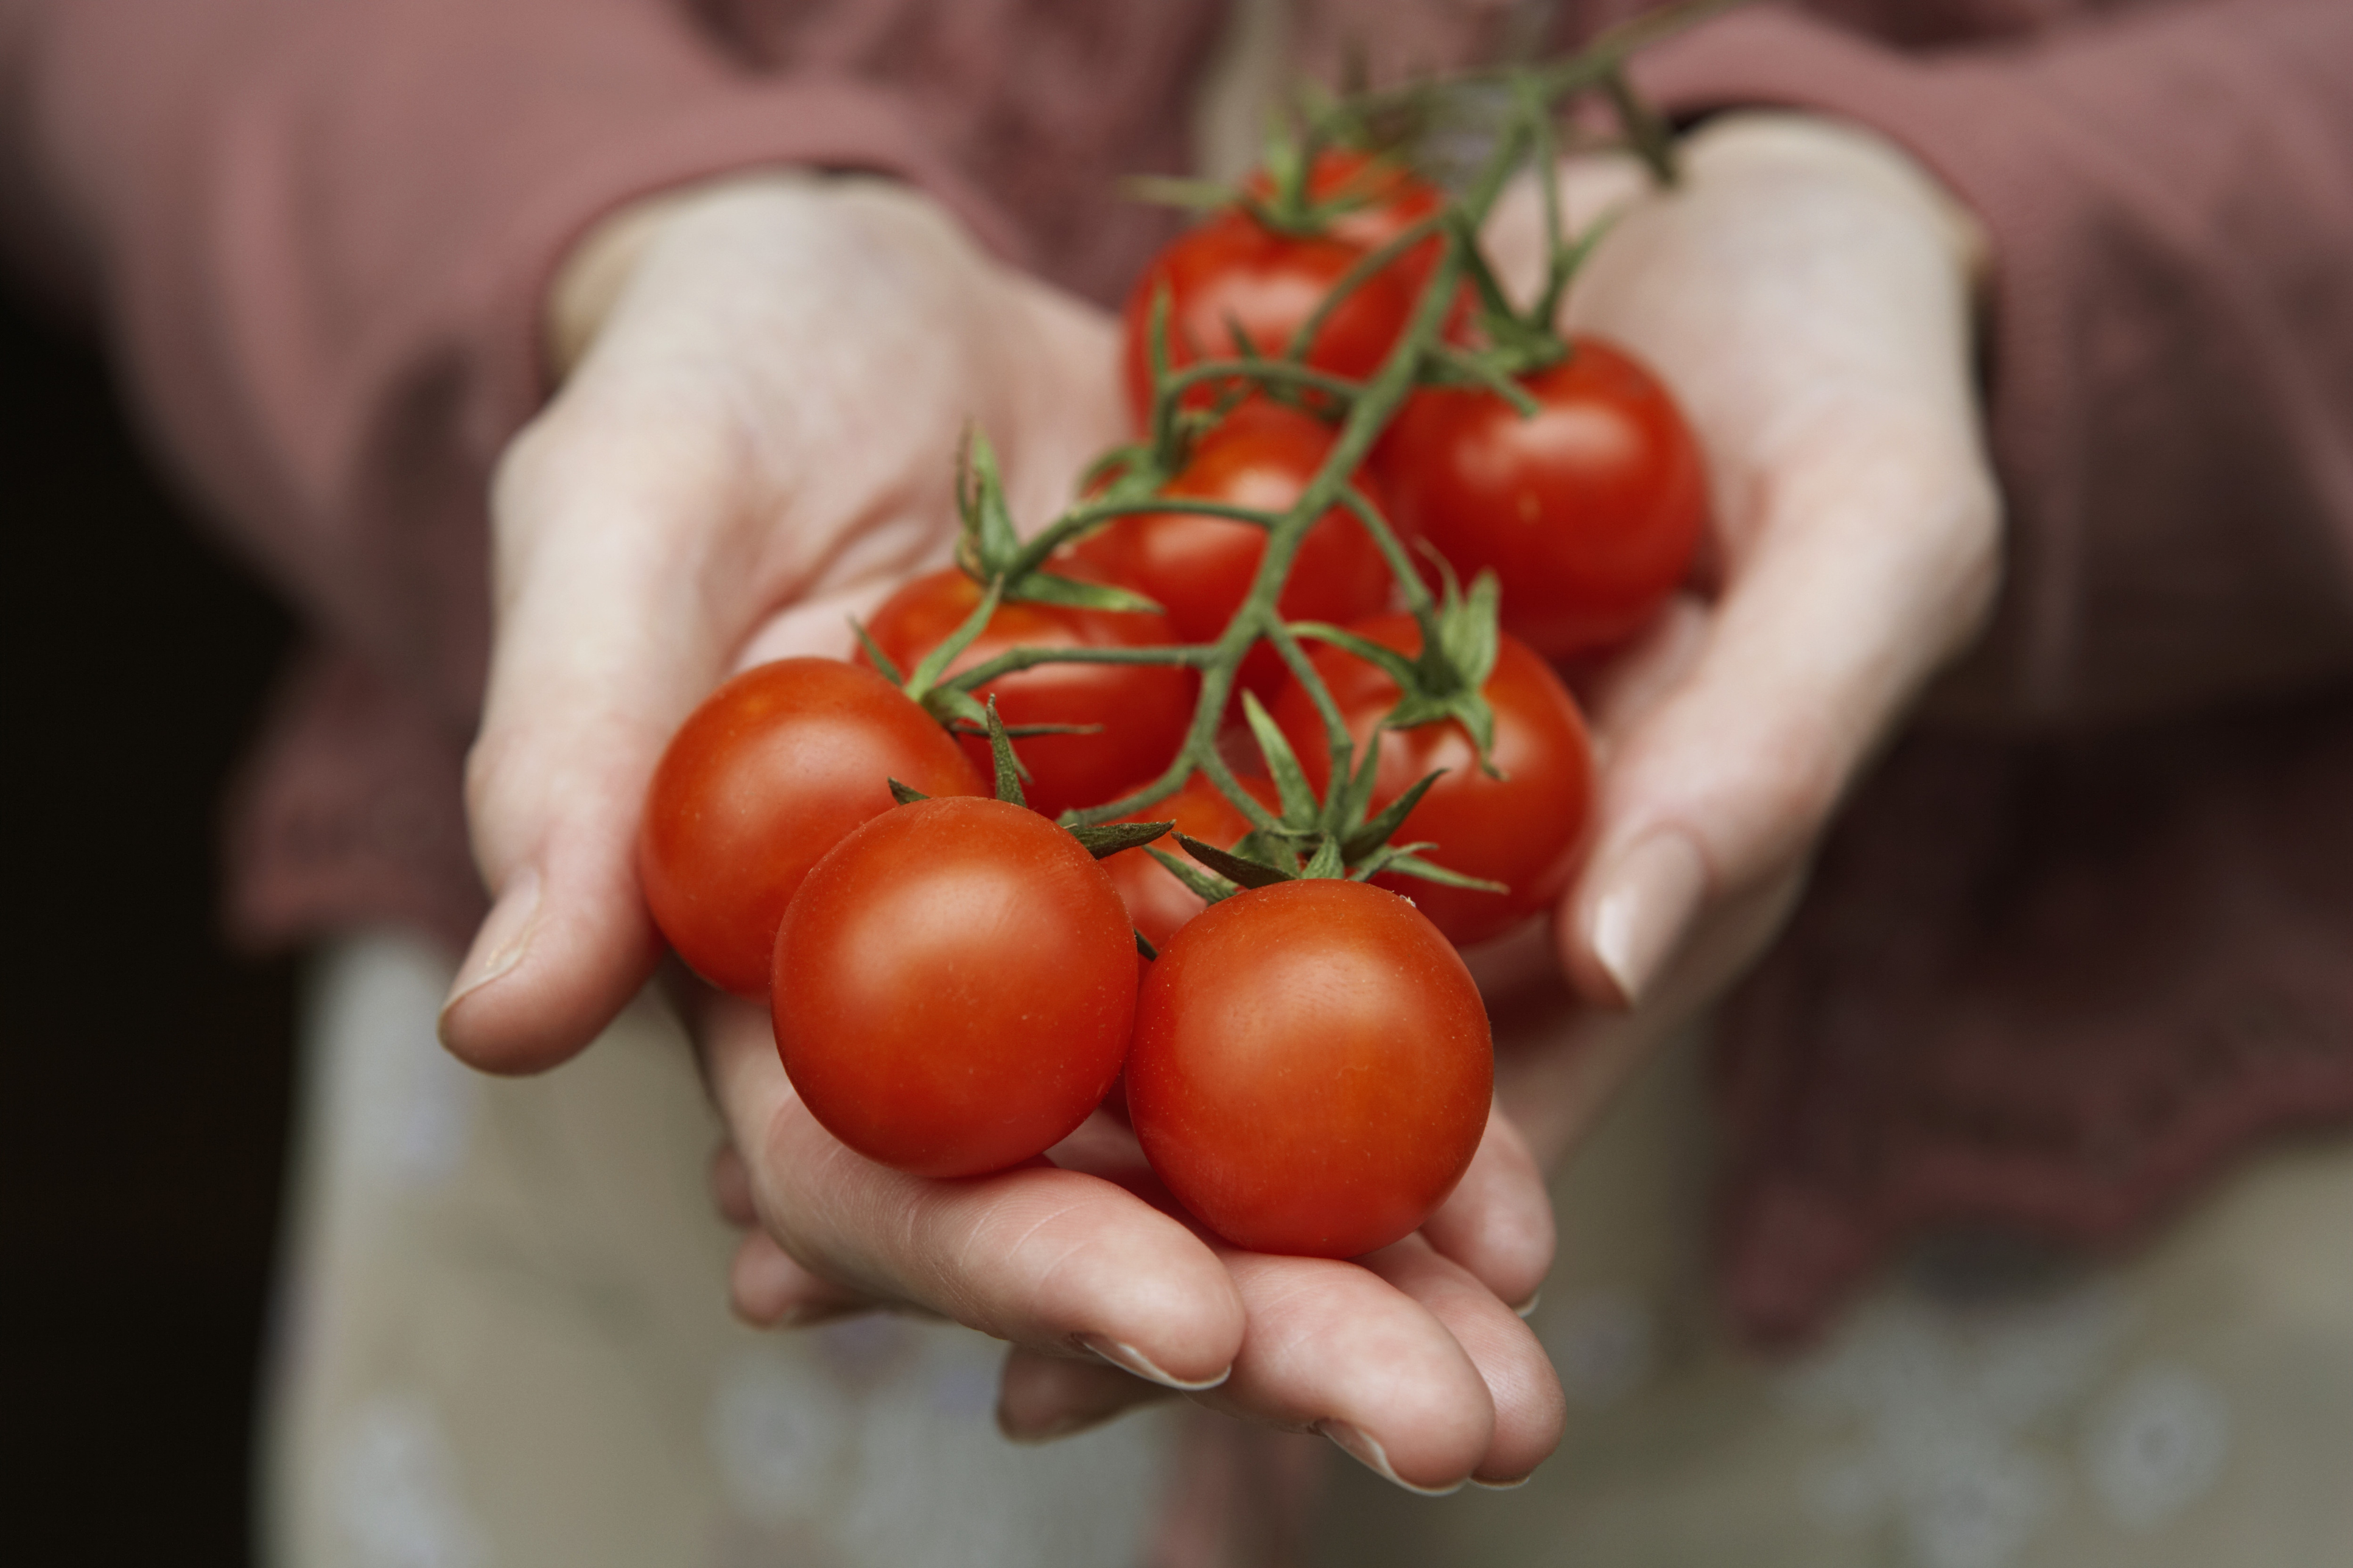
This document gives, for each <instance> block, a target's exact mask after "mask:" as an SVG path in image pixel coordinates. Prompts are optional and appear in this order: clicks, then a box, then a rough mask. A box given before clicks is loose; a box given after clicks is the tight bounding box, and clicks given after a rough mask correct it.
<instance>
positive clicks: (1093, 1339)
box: [1079, 1334, 1234, 1394]
mask: <svg viewBox="0 0 2353 1568" xmlns="http://www.w3.org/2000/svg"><path fill="white" fill-rule="evenodd" d="M1079 1343H1080V1345H1081V1346H1082V1347H1083V1348H1084V1349H1086V1350H1089V1351H1092V1352H1094V1353H1095V1354H1096V1355H1099V1356H1101V1357H1103V1360H1105V1361H1107V1362H1109V1363H1111V1364H1112V1365H1113V1366H1115V1367H1117V1368H1119V1369H1120V1370H1121V1371H1122V1372H1132V1373H1135V1375H1136V1376H1138V1377H1141V1378H1146V1379H1149V1380H1150V1381H1152V1382H1154V1383H1156V1384H1160V1385H1161V1386H1162V1387H1163V1388H1176V1389H1182V1390H1184V1391H1185V1392H1186V1393H1187V1394H1198V1393H1200V1392H1201V1390H1203V1389H1205V1388H1215V1387H1217V1386H1218V1384H1221V1383H1223V1382H1225V1381H1226V1379H1228V1378H1229V1377H1231V1376H1232V1375H1233V1374H1234V1369H1233V1368H1232V1367H1230V1366H1229V1367H1227V1368H1225V1369H1224V1370H1223V1371H1221V1372H1219V1373H1218V1375H1217V1376H1215V1377H1212V1378H1207V1379H1204V1380H1203V1381H1201V1382H1199V1383H1187V1382H1186V1381H1185V1380H1184V1379H1183V1378H1181V1377H1173V1376H1171V1375H1170V1374H1169V1373H1165V1372H1163V1371H1161V1370H1160V1369H1159V1368H1158V1367H1157V1366H1155V1365H1154V1364H1153V1363H1152V1358H1151V1357H1149V1356H1147V1355H1145V1353H1144V1352H1142V1351H1139V1350H1137V1349H1136V1348H1135V1347H1134V1345H1125V1344H1122V1343H1120V1342H1118V1341H1117V1340H1111V1339H1105V1338H1104V1337H1103V1335H1101V1334H1081V1335H1080V1336H1079Z"/></svg>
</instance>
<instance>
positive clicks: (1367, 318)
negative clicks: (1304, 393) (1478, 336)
mask: <svg viewBox="0 0 2353 1568" xmlns="http://www.w3.org/2000/svg"><path fill="white" fill-rule="evenodd" d="M1364 254H1365V252H1364V249H1363V247H1360V246H1356V245H1354V244H1351V243H1350V242H1348V241H1346V240H1344V239H1336V238H1332V237H1324V236H1314V235H1287V234H1281V233H1278V232H1276V231H1275V230H1273V229H1271V228H1268V227H1267V226H1265V225H1263V224H1261V223H1260V222H1259V221H1258V219H1256V218H1254V217H1252V216H1250V215H1249V214H1248V213H1244V212H1240V211H1232V210H1229V211H1226V212H1221V213H1219V214H1218V215H1217V216H1214V217H1212V218H1210V219H1209V220H1208V222H1207V223H1204V224H1202V225H1201V226H1198V227H1197V228H1193V229H1188V230H1187V231H1186V232H1185V233H1184V234H1182V235H1179V236H1178V237H1176V239H1175V240H1174V241H1172V242H1171V243H1170V244H1169V246H1168V247H1167V248H1166V249H1165V250H1163V251H1162V252H1161V253H1160V254H1159V255H1158V256H1157V257H1155V258H1154V259H1153V262H1152V265H1151V266H1150V267H1148V268H1145V273H1144V276H1143V277H1142V278H1141V279H1138V280H1137V282H1136V285H1135V290H1134V293H1132V294H1130V295H1129V296H1128V298H1127V309H1126V311H1125V313H1124V329H1125V335H1126V360H1125V367H1126V374H1127V403H1128V407H1129V409H1130V410H1131V411H1132V412H1134V415H1135V418H1136V421H1137V423H1138V424H1142V423H1143V422H1144V421H1145V420H1146V419H1148V418H1149V417H1150V416H1151V413H1152V301H1153V300H1154V298H1155V296H1156V295H1158V294H1159V292H1160V291H1161V290H1162V289H1166V290H1167V293H1168V329H1167V331H1168V339H1167V341H1168V366H1169V368H1170V369H1171V370H1182V369H1183V368H1185V367H1186V366H1187V365H1188V364H1191V363H1195V362H1196V361H1198V360H1201V359H1231V358H1237V357H1240V354H1241V353H1242V349H1243V345H1242V344H1241V343H1240V342H1237V341H1236V340H1235V337H1234V330H1235V329H1236V328H1237V327H1239V328H1240V330H1241V332H1242V333H1243V335H1244V336H1245V337H1246V338H1247V339H1248V340H1249V346H1250V349H1251V350H1252V352H1254V353H1258V354H1259V355H1261V356H1262V357H1264V358H1268V359H1279V358H1281V357H1282V355H1283V353H1285V352H1286V351H1287V350H1288V349H1289V347H1290V345H1291V340H1292V337H1293V334H1294V333H1296V332H1297V331H1299V329H1300V328H1301V327H1303V326H1304V325H1306V323H1307V320H1308V318H1309V317H1311V316H1313V315H1314V313H1315V310H1316V308H1317V307H1318V306H1320V305H1322V304H1323V302H1324V296H1325V295H1326V294H1328V293H1330V292H1331V290H1332V286H1333V285H1334V284H1335V283H1337V282H1339V280H1340V279H1342V278H1343V277H1344V276H1345V275H1346V273H1347V271H1348V269H1349V268H1352V267H1354V266H1356V262H1357V260H1358V259H1359V258H1361V257H1362V256H1363V255H1364ZM1413 300H1414V297H1413V290H1412V289H1411V288H1410V287H1409V283H1408V280H1407V279H1405V278H1404V277H1403V276H1402V275H1400V274H1399V273H1398V271H1396V270H1395V269H1393V268H1384V269H1383V270H1381V271H1380V272H1378V273H1377V274H1375V275H1374V276H1373V277H1371V278H1367V279H1365V280H1364V281H1363V282H1362V283H1361V284H1359V285H1358V286H1357V287H1356V289H1353V290H1352V291H1351V292H1350V293H1349V295H1348V297H1347V298H1346V299H1345V300H1341V301H1340V302H1339V303H1338V304H1337V305H1335V306H1334V307H1333V308H1332V310H1331V312H1330V314H1329V315H1327V316H1326V317H1325V318H1324V321H1323V324H1322V325H1321V326H1320V327H1318V328H1317V329H1316V332H1315V336H1314V339H1313V340H1312V341H1311V342H1309V344H1308V345H1307V353H1305V355H1304V356H1303V360H1304V363H1306V364H1307V365H1308V366H1309V367H1310V368H1311V369H1314V370H1320V371H1325V372H1328V373H1330V374H1334V375H1337V376H1344V377H1345V378H1347V379H1349V380H1352V381H1356V380H1362V379H1363V378H1364V377H1366V376H1367V375H1370V374H1372V373H1373V372H1374V371H1375V370H1376V369H1377V368H1378V367H1379V365H1380V363H1381V361H1382V359H1383V358H1385V357H1386V356H1387V355H1388V352H1389V350H1390V348H1391V347H1392V346H1394V345H1395V343H1396V342H1397V339H1398V331H1400V330H1401V329H1402V328H1403V327H1404V325H1405V321H1406V318H1407V317H1408V316H1409V315H1410V314H1411V313H1412V310H1413ZM1218 393H1219V389H1218V388H1216V387H1210V386H1197V387H1195V388H1193V389H1192V391H1191V392H1189V393H1187V395H1186V397H1185V399H1184V402H1185V405H1186V406H1187V407H1206V406H1207V405H1209V404H1211V403H1213V402H1215V401H1216V399H1217V396H1218Z"/></svg>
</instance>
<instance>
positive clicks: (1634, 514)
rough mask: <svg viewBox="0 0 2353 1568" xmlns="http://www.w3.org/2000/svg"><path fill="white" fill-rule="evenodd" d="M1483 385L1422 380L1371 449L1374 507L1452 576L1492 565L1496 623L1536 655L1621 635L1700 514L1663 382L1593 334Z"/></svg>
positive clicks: (1693, 541)
mask: <svg viewBox="0 0 2353 1568" xmlns="http://www.w3.org/2000/svg"><path fill="white" fill-rule="evenodd" d="M1570 347H1571V352H1570V353H1569V355H1568V357H1567V358H1566V359H1564V360H1562V361H1560V362H1559V363H1556V364H1554V365H1552V366H1549V367H1548V368H1546V369H1545V370H1542V371H1539V372H1537V373H1535V374H1533V375H1530V376H1527V377H1524V378H1523V379H1522V382H1521V384H1522V385H1523V386H1525V388H1526V389H1527V391H1528V393H1529V395H1531V396H1533V397H1534V398H1535V400H1536V402H1537V404H1538V405H1540V410H1541V411H1540V412H1539V413H1538V414H1536V415H1535V416H1534V417H1533V418H1522V417H1521V416H1520V415H1519V414H1517V413H1516V412H1515V411H1514V409H1513V408H1512V406H1511V405H1509V404H1508V403H1506V402H1504V400H1503V399H1502V398H1500V397H1497V396H1496V395H1494V394H1493V393H1492V392H1487V391H1484V390H1481V389H1474V388H1461V387H1425V388H1423V389H1422V390H1420V391H1419V392H1417V393H1415V394H1414V395H1413V396H1412V397H1410V398H1409V399H1408V400H1407V403H1406V405H1405V407H1404V408H1403V409H1402V410H1400V411H1399V413H1398V417H1397V420H1396V422H1395V423H1393V424H1392V425H1391V426H1389V428H1388V434H1387V435H1385V436H1384V437H1382V440H1381V443H1380V445H1379V446H1378V447H1376V448H1375V450H1374V453H1373V460H1372V468H1373V469H1374V471H1375V472H1376V473H1377V474H1378V475H1379V476H1380V479H1381V484H1382V489H1383V493H1384V494H1385V495H1386V496H1387V497H1388V502H1389V513H1390V516H1391V517H1393V518H1394V519H1395V520H1396V521H1397V522H1398V526H1399V527H1401V528H1402V529H1404V530H1406V531H1409V532H1413V533H1419V535H1420V536H1421V537H1422V538H1423V539H1425V540H1427V541H1428V542H1430V544H1431V545H1432V546H1434V547H1435V548H1436V549H1437V550H1438V551H1439V552H1440V554H1442V555H1444V556H1445V557H1446V559H1447V561H1448V562H1449V563H1451V564H1452V566H1453V567H1454V570H1455V571H1456V572H1457V573H1459V574H1461V575H1462V576H1463V577H1464V578H1465V579H1468V578H1470V577H1472V575H1474V574H1477V573H1479V572H1481V571H1482V570H1486V569H1490V568H1492V569H1493V571H1494V573H1495V574H1496V575H1497V576H1498V577H1499V578H1500V579H1502V582H1503V587H1504V610H1503V622H1504V629H1505V630H1506V631H1509V632H1511V633H1512V634H1513V635H1514V636H1516V637H1519V638H1520V639H1521V640H1522V641H1524V642H1525V643H1527V644H1528V646H1529V647H1533V648H1535V650H1536V651H1537V652H1538V653H1540V654H1543V655H1544V656H1545V657H1546V658H1569V657H1571V656H1573V655H1577V654H1582V653H1588V652H1592V651H1594V650H1596V649H1599V648H1603V647H1609V646H1610V645H1611V644H1614V643H1618V642H1621V641H1623V640H1624V639H1625V638H1627V637H1630V636H1631V635H1633V634H1634V633H1635V632H1636V631H1638V630H1640V629H1641V626H1642V625H1643V623H1645V622H1646V621H1648V620H1649V619H1650V618H1651V615H1652V614H1653V613H1654V612H1655V611H1656V610H1657V609H1658V607H1659V606H1660V605H1661V604H1662V603H1663V602H1664V601H1665V599H1666V597H1667V595H1670V594H1672V592H1673V591H1674V590H1675V588H1676V586H1677V585H1678V584H1681V583H1682V582H1683V576H1684V574H1685V573H1686V572H1687V571H1688V570H1689V569H1690V565H1691V559H1692V553H1693V552H1694V550H1695V549H1696V548H1697V546H1698V544H1699V539H1700V534H1701V532H1702V531H1703V530H1704V528H1705V526H1706V523H1707V474H1706V469H1705V467H1704V463H1703V460H1702V458H1701V455H1700V449H1699V443H1698V441H1697V439H1696V438H1695V437H1694V436H1693V435H1692V432H1691V427H1690V426H1689V425H1688V424H1686V423H1685V422H1684V419H1683V414H1682V412H1681V410H1680V409H1678V408H1677V406H1676V405H1675V402H1674V399H1673V397H1672V395H1670V394H1669V393H1668V391H1667V389H1666V387H1665V386H1664V385H1663V384H1662V383H1661V382H1660V381H1659V379H1658V378H1657V377H1656V376H1654V375H1652V374H1651V373H1650V372H1649V371H1648V370H1647V369H1645V368H1644V367H1643V366H1642V365H1641V363H1640V362H1638V361H1637V360H1635V359H1634V358H1633V357H1632V356H1630V354H1628V353H1625V352H1624V351H1623V350H1621V349H1619V348H1617V347H1615V346H1613V345H1611V344H1610V343H1608V342H1604V341H1602V340H1600V339H1598V338H1583V337H1580V338H1576V339H1573V340H1571V344H1570Z"/></svg>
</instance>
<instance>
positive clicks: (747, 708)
mask: <svg viewBox="0 0 2353 1568" xmlns="http://www.w3.org/2000/svg"><path fill="white" fill-rule="evenodd" d="M893 778H896V779H898V780H899V781H901V782H902V783H903V784H910V785H912V786H913V787H914V788H916V789H919V790H921V791H923V793H924V794H925V795H979V794H982V793H983V790H982V787H981V782H980V775H978V774H977V773H975V772H974V771H973V769H972V765H971V764H970V763H968V762H966V761H965V755H964V752H962V751H961V750H959V749H958V747H957V746H956V743H955V741H954V740H953V739H952V738H950V736H949V735H948V733H947V731H944V730H943V729H941V728H940V726H939V725H938V724H937V723H936V722H934V721H933V719H932V717H931V715H930V714H928V713H925V712H924V711H923V710H922V709H921V708H919V707H917V706H916V705H915V704H914V703H913V702H911V701H909V700H907V698H906V697H905V696H904V695H903V694H902V693H901V692H900V690H899V689H898V688H896V687H894V686H892V684H891V683H890V682H889V681H887V680H885V679H882V678H881V676H879V675H877V674H875V673H874V672H873V671H872V670H870V669H861V668H859V667H857V666H856V665H851V664H844V663H842V662H840V661H839V660H838V659H830V658H786V659H779V660H777V661H776V662H775V663H773V664H764V665H761V666H759V667H758V668H754V669H747V670H745V671H744V673H743V674H741V675H739V676H737V677H735V678H734V679H733V680H730V681H728V682H727V683H726V684H725V685H723V686H722V687H720V688H719V689H717V690H716V691H713V692H712V694H711V695H710V696H709V697H707V698H705V699H703V700H702V706H701V707H699V708H697V709H696V710H694V711H693V713H691V715H689V716H688V718H687V721H686V722H685V723H683V724H681V725H680V726H679V730H678V732H677V733H676V734H675V735H673V736H671V737H670V745H669V747H668V749H667V750H665V751H664V752H662V758H661V762H660V763H659V765H658V766H657V767H656V768H655V769H654V776H653V782H652V784H650V785H649V787H648V789H647V791H646V810H645V817H644V819H643V821H642V823H641V824H640V826H639V827H638V880H639V882H641V883H642V884H643V886H644V888H645V895H646V903H647V906H648V907H649V909H650V910H652V913H653V917H654V923H655V924H656V925H658V926H659V927H660V928H661V932H662V934H663V935H664V936H665V937H667V938H669V939H670V946H672V947H674V948H676V949H677V950H678V954H679V956H680V957H681V958H683V959H684V960H686V962H687V963H689V964H690V965H691V966H692V967H693V969H694V971H695V973H698V974H700V975H702V977H703V978H704V979H705V980H708V981H710V982H711V983H712V984H714V985H719V986H723V987H725V988H726V989H727V990H730V991H733V992H736V993H738V994H742V995H745V996H760V995H764V994H766V992H767V989H768V968H769V960H770V958H771V956H772V954H773V952H774V950H775V945H776V924H777V922H778V921H781V920H783V919H784V914H785V905H786V903H787V902H788V901H789V900H791V898H792V896H793V891H794V889H797V888H798V887H799V886H800V883H801V879H802V878H803V877H805V876H807V874H808V868H810V867H811V866H814V865H815V864H817V862H818V858H819V857H820V856H822V855H824V854H825V852H826V851H827V850H828V849H830V848H832V847H834V845H836V844H837V843H839V842H840V840H841V839H842V838H843V837H845V836H847V835H848V834H849V831H850V830H851V829H852V828H855V827H857V826H859V825H860V824H861V823H863V822H865V821H867V820H868V819H869V818H871V817H874V816H880V815H881V813H883V812H885V811H888V810H890V809H891V806H892V798H891V788H890V781H891V780H892V779H893Z"/></svg>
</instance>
